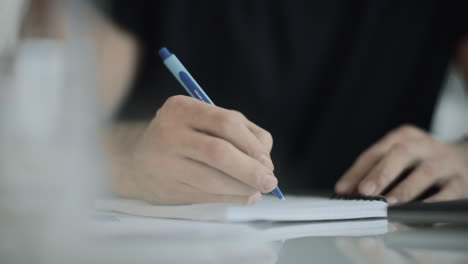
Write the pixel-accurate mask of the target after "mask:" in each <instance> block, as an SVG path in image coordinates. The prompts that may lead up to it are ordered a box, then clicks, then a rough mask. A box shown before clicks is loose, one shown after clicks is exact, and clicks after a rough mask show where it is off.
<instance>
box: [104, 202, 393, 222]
mask: <svg viewBox="0 0 468 264" xmlns="http://www.w3.org/2000/svg"><path fill="white" fill-rule="evenodd" d="M96 208H97V209H98V210H103V211H113V212H119V213H124V214H129V215H136V216H146V217H156V218H173V219H189V220H200V221H228V222H247V221H261V220H266V221H321V220H344V219H361V218H383V217H386V216H387V203H385V202H383V201H367V200H334V199H328V198H320V197H294V196H287V197H286V200H285V201H281V200H279V199H277V198H276V197H273V196H265V197H263V199H262V200H261V201H259V202H258V203H257V204H255V205H253V206H243V205H232V204H193V205H177V206H164V205H151V204H149V203H145V202H142V201H137V200H127V199H119V198H116V199H108V200H99V201H97V204H96Z"/></svg>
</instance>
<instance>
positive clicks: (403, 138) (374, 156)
mask: <svg viewBox="0 0 468 264" xmlns="http://www.w3.org/2000/svg"><path fill="white" fill-rule="evenodd" d="M422 136H424V133H423V132H422V131H421V130H420V129H418V128H415V127H412V126H402V127H400V128H398V129H395V130H394V131H392V132H390V133H388V134H387V135H386V136H385V137H384V138H383V139H382V140H380V141H378V142H377V143H376V144H374V145H373V146H372V147H370V148H369V149H368V150H366V151H365V152H364V153H363V154H361V155H360V156H359V157H358V158H357V160H356V162H355V163H354V164H353V165H352V166H351V168H350V169H349V170H348V171H347V172H345V173H344V174H343V176H342V177H341V178H340V180H339V181H338V182H337V184H336V186H335V191H336V192H337V193H342V194H346V193H351V192H353V191H354V190H355V189H356V187H357V186H358V185H360V182H361V181H362V180H363V179H364V178H365V177H366V176H367V175H368V174H369V173H370V172H371V170H372V169H373V168H374V167H376V165H377V164H379V165H378V166H379V168H376V171H374V172H373V174H374V175H376V174H378V172H379V170H386V169H384V168H383V167H382V166H384V165H382V163H381V162H380V160H381V159H383V158H384V157H385V156H386V155H387V153H388V152H389V150H390V149H392V147H394V146H395V145H398V144H400V143H401V142H410V141H412V140H413V139H417V138H419V137H422ZM398 148H405V146H403V147H402V146H400V147H398ZM398 148H397V149H398ZM406 149H408V148H406ZM400 152H404V150H402V151H400ZM392 159H394V160H397V162H398V160H400V161H399V162H398V164H399V168H397V169H396V170H399V169H400V167H401V165H402V162H401V159H399V158H397V157H395V155H394V157H392ZM385 163H388V161H385ZM396 170H393V171H396ZM393 176H394V175H393ZM373 177H376V176H373ZM389 178H391V176H385V177H384V179H386V181H387V182H388V179H389ZM384 181H385V180H384ZM374 184H376V183H374V182H368V183H367V184H364V183H363V184H362V186H359V188H360V191H363V192H365V193H370V192H371V191H372V189H374V191H372V193H376V190H377V189H378V188H379V187H378V186H377V185H374ZM385 187H386V186H383V187H382V186H380V189H381V190H383V189H384V188H385Z"/></svg>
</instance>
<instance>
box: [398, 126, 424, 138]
mask: <svg viewBox="0 0 468 264" xmlns="http://www.w3.org/2000/svg"><path fill="white" fill-rule="evenodd" d="M396 133H397V134H398V135H399V136H401V137H403V138H412V137H415V136H419V135H420V134H421V132H420V130H419V128H417V127H415V126H413V125H410V124H404V125H402V126H400V127H399V128H398V129H397V130H396Z"/></svg>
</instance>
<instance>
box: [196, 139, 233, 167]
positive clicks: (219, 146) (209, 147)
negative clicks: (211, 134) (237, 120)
mask: <svg viewBox="0 0 468 264" xmlns="http://www.w3.org/2000/svg"><path fill="white" fill-rule="evenodd" d="M229 151H230V148H229V145H228V144H227V143H224V142H223V141H222V140H210V141H208V142H207V143H206V144H205V145H204V149H203V151H202V152H203V154H204V155H205V156H206V158H207V159H208V160H209V161H211V162H213V163H215V164H219V163H221V164H223V163H224V161H225V160H226V157H227V155H228V152H229Z"/></svg>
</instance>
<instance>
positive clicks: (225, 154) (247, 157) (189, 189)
mask: <svg viewBox="0 0 468 264" xmlns="http://www.w3.org/2000/svg"><path fill="white" fill-rule="evenodd" d="M272 144H273V141H272V137H271V135H270V134H269V133H268V132H267V131H265V130H264V129H262V128H260V127H258V126H257V125H255V124H254V123H252V122H251V121H249V120H247V119H246V118H245V117H244V116H243V115H242V114H241V113H239V112H236V111H231V110H226V109H223V108H220V107H217V106H214V105H209V104H206V103H204V102H201V101H199V100H196V99H194V98H191V97H187V96H174V97H171V98H169V99H168V100H167V101H166V103H165V104H164V105H163V107H162V108H161V109H160V110H159V111H158V112H157V114H156V117H155V118H154V119H153V121H152V122H151V123H150V125H149V126H148V128H147V129H146V131H145V133H144V135H143V136H142V137H141V139H140V140H139V142H138V143H137V146H136V148H135V151H134V152H133V155H132V158H133V164H132V167H133V171H134V183H135V187H134V191H133V192H134V193H133V194H132V195H133V196H136V198H139V199H143V200H146V201H148V202H152V203H158V204H188V203H219V202H229V203H243V204H251V203H254V202H255V201H257V200H258V199H259V198H260V197H261V193H268V192H271V191H272V190H273V189H274V188H275V186H276V185H277V183H278V181H277V179H276V177H275V176H274V175H273V163H272V161H271V158H270V151H271V148H272ZM127 196H128V194H127Z"/></svg>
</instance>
